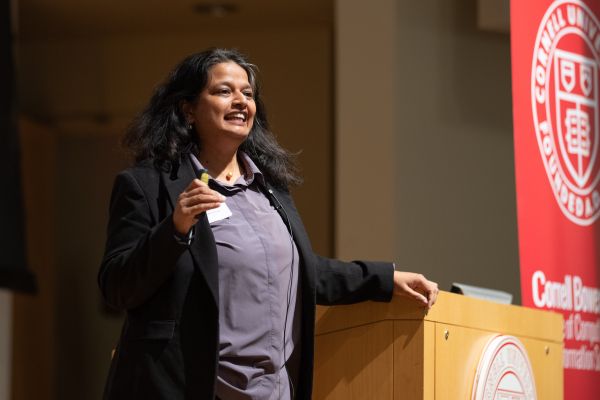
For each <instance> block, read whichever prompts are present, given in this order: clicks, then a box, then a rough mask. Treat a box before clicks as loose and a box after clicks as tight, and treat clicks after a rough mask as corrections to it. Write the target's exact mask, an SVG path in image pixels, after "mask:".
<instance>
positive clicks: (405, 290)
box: [394, 271, 438, 308]
mask: <svg viewBox="0 0 600 400" xmlns="http://www.w3.org/2000/svg"><path fill="white" fill-rule="evenodd" d="M394 292H395V294H397V295H401V296H406V297H411V298H413V299H415V300H417V301H418V302H420V303H421V304H423V305H424V306H426V307H427V308H431V306H433V305H434V304H435V302H436V300H437V295H438V286H437V283H435V282H432V281H430V280H428V279H427V278H425V277H424V276H423V275H421V274H416V273H413V272H400V271H395V272H394Z"/></svg>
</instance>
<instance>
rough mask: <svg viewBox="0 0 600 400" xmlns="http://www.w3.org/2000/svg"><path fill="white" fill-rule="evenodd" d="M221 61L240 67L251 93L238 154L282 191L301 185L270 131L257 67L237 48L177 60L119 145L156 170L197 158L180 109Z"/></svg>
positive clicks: (288, 157) (196, 148)
mask: <svg viewBox="0 0 600 400" xmlns="http://www.w3.org/2000/svg"><path fill="white" fill-rule="evenodd" d="M223 62H235V63H236V64H238V65H239V66H240V67H242V68H243V69H244V70H245V71H246V73H247V74H248V80H249V82H250V85H252V88H253V91H254V101H255V103H256V114H255V116H254V124H253V126H252V129H251V130H250V134H249V135H248V137H247V138H246V140H245V141H244V142H243V143H242V144H241V146H240V150H242V151H244V152H245V153H246V154H247V155H248V156H249V157H250V158H251V159H252V161H254V162H255V163H256V165H257V166H258V168H260V170H261V171H262V173H263V174H264V175H265V177H266V178H267V181H269V182H270V183H271V184H272V185H274V186H276V187H278V188H284V189H286V188H288V187H289V186H293V185H297V184H299V183H300V182H301V179H300V177H299V176H298V174H297V168H296V165H295V163H294V158H295V157H294V155H293V154H291V153H290V152H289V151H287V150H285V149H284V148H283V147H281V146H280V145H279V143H277V140H276V139H275V136H274V135H273V134H272V133H271V132H270V130H269V125H268V122H267V114H266V111H265V106H264V104H263V102H262V100H261V97H260V93H259V87H258V83H257V80H256V67H255V66H254V65H253V64H250V63H249V62H248V61H247V60H246V58H245V57H244V56H243V55H242V54H241V53H239V52H238V51H236V50H230V49H219V48H214V49H210V50H207V51H203V52H200V53H196V54H192V55H190V56H188V57H187V58H185V59H184V60H183V61H181V62H180V63H179V64H178V65H177V66H176V67H175V69H174V70H173V71H172V72H171V73H170V74H169V76H168V77H167V79H166V80H165V81H164V82H163V83H162V84H161V85H160V86H158V87H157V88H156V90H155V91H154V94H153V95H152V98H151V99H150V102H149V103H148V105H147V106H146V108H145V109H144V110H143V111H142V112H141V113H140V114H139V115H138V116H137V117H136V118H135V119H134V120H133V122H132V123H131V125H130V126H129V128H128V129H127V131H126V133H125V136H124V138H123V141H122V144H123V146H124V147H125V148H126V149H127V150H128V151H129V152H130V153H131V155H132V156H133V158H134V160H135V162H141V161H145V160H153V162H154V165H155V166H156V167H157V168H160V169H170V168H172V167H173V166H174V165H178V164H179V163H180V160H181V158H182V155H183V154H187V153H190V152H194V153H195V154H198V152H199V150H200V146H201V143H199V141H198V138H197V137H196V135H195V134H194V132H193V131H191V130H189V129H188V127H187V125H188V124H187V122H186V118H185V116H184V113H183V111H182V109H181V105H182V104H184V102H189V103H194V102H195V101H196V99H197V97H198V95H199V94H200V92H201V91H202V90H203V89H204V87H205V86H206V83H207V81H208V74H209V71H210V69H211V68H212V67H213V66H214V65H216V64H219V63H223Z"/></svg>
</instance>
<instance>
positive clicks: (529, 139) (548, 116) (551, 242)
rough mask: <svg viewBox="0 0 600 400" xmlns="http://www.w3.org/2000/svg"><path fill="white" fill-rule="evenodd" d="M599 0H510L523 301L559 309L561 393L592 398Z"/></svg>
mask: <svg viewBox="0 0 600 400" xmlns="http://www.w3.org/2000/svg"><path fill="white" fill-rule="evenodd" d="M599 17H600V0H559V1H548V0H527V1H523V0H512V1H511V48H512V82H513V117H514V141H515V169H516V183H517V214H518V226H519V253H520V262H521V290H522V298H523V305H525V306H530V307H536V308H542V309H547V310H553V311H557V312H560V313H562V314H563V315H564V321H565V328H564V360H563V365H564V372H565V375H564V376H565V399H589V400H592V399H594V400H597V399H599V398H600V274H599V270H600V254H599V252H598V245H599V244H600V218H599V217H600V113H599V112H600V100H599V96H600V22H599Z"/></svg>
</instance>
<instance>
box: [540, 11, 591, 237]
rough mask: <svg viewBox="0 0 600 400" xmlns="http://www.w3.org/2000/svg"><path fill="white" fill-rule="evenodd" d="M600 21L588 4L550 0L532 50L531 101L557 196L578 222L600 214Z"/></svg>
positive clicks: (585, 223) (564, 211)
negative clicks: (552, 0)
mask: <svg viewBox="0 0 600 400" xmlns="http://www.w3.org/2000/svg"><path fill="white" fill-rule="evenodd" d="M599 70H600V23H598V18H597V17H596V15H594V13H593V12H592V11H591V10H590V8H589V7H588V6H587V5H586V4H585V3H584V2H583V1H578V0H562V1H556V2H553V3H551V4H550V6H549V8H548V9H547V11H546V13H545V15H544V17H543V18H542V20H541V22H540V25H539V28H538V33H537V37H536V41H535V47H534V49H533V61H532V70H531V102H532V107H533V123H534V126H535V131H536V135H537V141H538V145H539V149H540V153H541V156H542V160H543V162H544V167H545V168H546V173H547V175H548V179H549V183H550V186H551V187H552V191H553V193H554V197H555V199H556V201H557V203H558V206H559V207H560V209H561V211H562V212H563V214H564V215H565V216H566V217H567V218H568V219H569V220H570V221H572V222H573V223H575V224H577V225H581V226H587V225H591V224H592V223H593V222H594V221H596V219H598V217H599V216H600V187H599V186H600V185H599V183H600V161H599V160H598V158H599V157H600V155H599V154H598V152H599V146H600V136H599V135H600V130H599V129H600V119H599V108H600V103H599V93H598V91H599V76H598V75H599Z"/></svg>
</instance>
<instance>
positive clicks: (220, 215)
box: [206, 203, 233, 224]
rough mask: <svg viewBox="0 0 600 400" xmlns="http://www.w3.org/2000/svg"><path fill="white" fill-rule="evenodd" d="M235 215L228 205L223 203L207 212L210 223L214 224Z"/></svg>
mask: <svg viewBox="0 0 600 400" xmlns="http://www.w3.org/2000/svg"><path fill="white" fill-rule="evenodd" d="M232 215H233V214H232V213H231V210H230V209H229V207H227V204H225V203H221V205H220V206H219V207H217V208H213V209H211V210H207V211H206V216H207V217H208V222H209V223H211V224H212V223H213V222H217V221H221V220H222V219H225V218H229V217H231V216H232Z"/></svg>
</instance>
